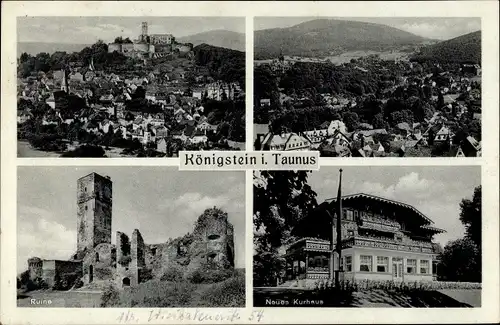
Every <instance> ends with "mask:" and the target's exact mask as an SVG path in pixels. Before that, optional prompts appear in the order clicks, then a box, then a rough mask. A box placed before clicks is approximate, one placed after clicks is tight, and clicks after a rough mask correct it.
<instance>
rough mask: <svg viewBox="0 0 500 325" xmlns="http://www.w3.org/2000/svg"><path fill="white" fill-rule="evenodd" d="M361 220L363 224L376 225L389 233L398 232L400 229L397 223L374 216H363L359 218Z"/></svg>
mask: <svg viewBox="0 0 500 325" xmlns="http://www.w3.org/2000/svg"><path fill="white" fill-rule="evenodd" d="M361 220H362V221H363V223H364V224H368V225H370V224H371V225H377V226H378V227H381V228H383V229H387V230H391V231H398V230H400V229H401V226H400V224H399V223H398V222H396V221H394V220H390V219H384V218H382V217H381V216H378V215H375V216H371V215H364V216H362V217H361Z"/></svg>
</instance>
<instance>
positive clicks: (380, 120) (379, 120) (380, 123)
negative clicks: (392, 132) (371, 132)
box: [372, 113, 389, 129]
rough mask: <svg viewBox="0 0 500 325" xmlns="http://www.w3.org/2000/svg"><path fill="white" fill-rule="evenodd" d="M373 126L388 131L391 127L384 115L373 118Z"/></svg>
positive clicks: (380, 114)
mask: <svg viewBox="0 0 500 325" xmlns="http://www.w3.org/2000/svg"><path fill="white" fill-rule="evenodd" d="M372 125H373V128H374V129H387V128H388V127H389V123H387V122H386V121H385V120H384V115H382V113H379V114H377V115H375V116H374V117H373V121H372Z"/></svg>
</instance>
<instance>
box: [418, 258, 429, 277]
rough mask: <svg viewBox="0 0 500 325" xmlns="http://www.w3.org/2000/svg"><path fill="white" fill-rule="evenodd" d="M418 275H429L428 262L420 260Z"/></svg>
mask: <svg viewBox="0 0 500 325" xmlns="http://www.w3.org/2000/svg"><path fill="white" fill-rule="evenodd" d="M420 274H429V261H428V260H420Z"/></svg>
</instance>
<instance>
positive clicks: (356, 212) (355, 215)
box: [354, 210, 358, 220]
mask: <svg viewBox="0 0 500 325" xmlns="http://www.w3.org/2000/svg"><path fill="white" fill-rule="evenodd" d="M354 219H356V220H357V219H358V211H356V210H355V211H354Z"/></svg>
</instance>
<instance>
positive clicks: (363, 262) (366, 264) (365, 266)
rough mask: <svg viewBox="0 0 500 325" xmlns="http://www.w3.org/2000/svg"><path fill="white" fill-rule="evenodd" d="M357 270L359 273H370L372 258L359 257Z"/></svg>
mask: <svg viewBox="0 0 500 325" xmlns="http://www.w3.org/2000/svg"><path fill="white" fill-rule="evenodd" d="M359 270H360V271H361V272H371V271H372V257H371V256H366V255H361V256H360V263H359Z"/></svg>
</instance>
